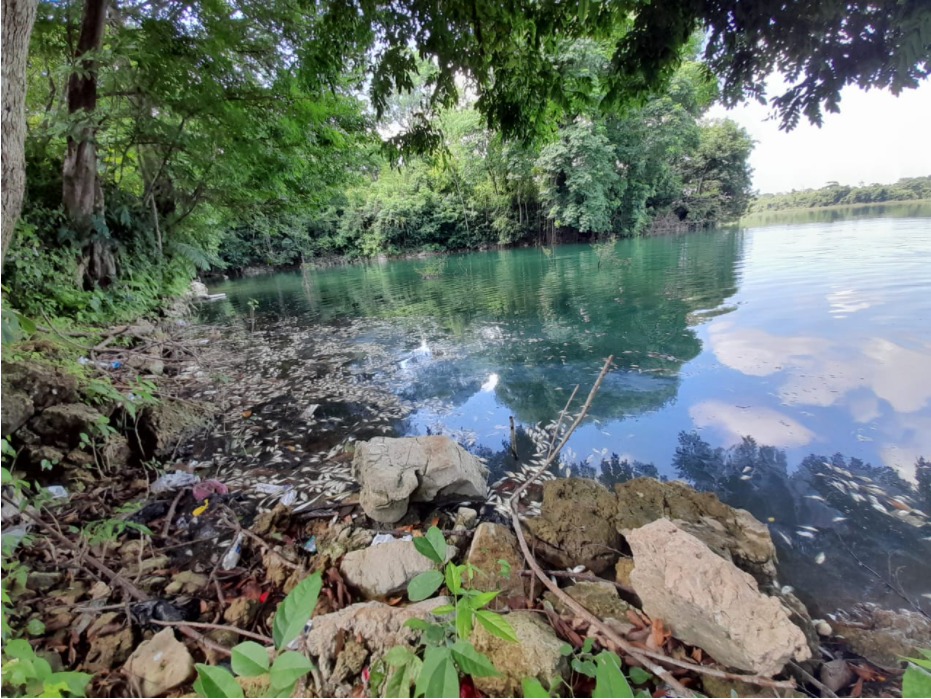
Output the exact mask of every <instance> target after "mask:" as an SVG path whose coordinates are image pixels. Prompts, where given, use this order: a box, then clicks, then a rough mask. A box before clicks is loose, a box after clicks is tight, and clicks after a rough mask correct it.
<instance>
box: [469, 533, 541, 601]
mask: <svg viewBox="0 0 931 699" xmlns="http://www.w3.org/2000/svg"><path fill="white" fill-rule="evenodd" d="M499 560H503V561H506V562H507V563H508V565H509V566H510V571H509V574H508V575H507V576H504V575H502V571H501V564H500V563H498V561H499ZM468 561H469V563H471V564H472V565H473V566H475V567H476V568H478V569H479V570H480V571H481V573H476V574H475V576H474V577H473V578H472V580H471V582H468V581H466V580H465V578H463V582H464V583H465V585H466V587H471V588H473V589H476V590H486V591H490V590H500V591H501V592H500V594H499V595H498V596H497V597H496V598H495V599H493V600H492V601H491V603H490V604H489V605H488V606H489V607H491V608H492V609H502V608H504V607H505V606H506V605H507V598H508V597H514V596H519V595H525V594H526V588H525V586H524V581H523V579H522V578H521V576H520V571H521V570H522V569H523V567H524V558H523V556H521V555H520V552H519V551H518V549H517V538H516V537H515V536H514V535H513V534H512V533H511V531H510V530H509V529H508V528H507V527H505V526H503V525H501V524H494V523H492V522H482V523H481V524H479V525H478V528H477V529H476V530H475V535H474V536H473V537H472V546H471V547H470V548H469V555H468Z"/></svg>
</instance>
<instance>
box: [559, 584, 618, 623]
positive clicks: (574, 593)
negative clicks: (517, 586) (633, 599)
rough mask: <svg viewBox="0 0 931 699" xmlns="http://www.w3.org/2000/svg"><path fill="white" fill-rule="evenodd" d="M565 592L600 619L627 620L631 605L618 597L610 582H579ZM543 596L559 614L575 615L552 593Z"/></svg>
mask: <svg viewBox="0 0 931 699" xmlns="http://www.w3.org/2000/svg"><path fill="white" fill-rule="evenodd" d="M564 592H565V593H566V594H568V595H569V596H570V597H571V598H572V599H574V600H575V601H576V602H578V603H579V604H581V605H582V606H583V607H585V608H586V609H587V610H588V611H590V612H591V613H592V614H594V615H595V616H596V617H598V618H599V619H609V618H610V619H619V620H626V619H627V610H628V609H630V605H629V604H627V602H625V601H624V600H622V599H621V598H620V597H619V596H618V593H617V588H616V587H615V586H614V585H612V584H611V583H609V582H579V583H576V584H575V585H570V586H569V587H567V588H565V589H564ZM543 596H544V597H545V598H546V599H548V600H549V601H550V602H551V603H552V605H553V608H554V609H555V610H556V611H557V612H558V613H559V614H567V615H568V614H573V613H574V612H573V611H572V610H571V609H569V608H568V607H567V606H566V605H565V603H563V602H562V601H561V600H560V599H559V598H558V597H556V595H554V594H553V593H552V592H546V593H544V595H543Z"/></svg>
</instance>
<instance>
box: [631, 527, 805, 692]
mask: <svg viewBox="0 0 931 699" xmlns="http://www.w3.org/2000/svg"><path fill="white" fill-rule="evenodd" d="M626 538H627V541H628V543H629V544H630V547H631V550H632V551H633V556H634V563H635V566H634V569H633V571H632V572H631V574H630V580H631V583H632V584H633V587H634V589H635V590H636V591H637V594H638V595H639V596H640V599H641V600H642V601H643V610H644V611H645V612H646V613H647V614H648V615H649V616H650V617H652V618H654V619H662V620H663V623H664V624H665V626H666V627H667V628H668V629H670V630H671V631H672V633H673V635H674V636H675V637H676V638H678V639H679V640H681V641H683V642H684V643H687V644H689V645H694V646H699V647H701V648H702V649H704V650H705V651H707V652H708V653H710V654H711V656H712V657H714V658H715V659H716V660H717V661H718V662H721V663H723V664H725V665H728V666H730V667H735V668H739V669H741V670H746V671H748V672H754V673H758V674H762V675H775V674H776V673H778V672H779V671H780V670H782V668H783V666H784V665H785V664H786V663H787V662H788V661H789V660H792V659H795V660H798V661H803V660H807V659H808V658H809V657H810V656H811V652H810V650H809V648H808V644H807V642H806V639H805V635H804V634H803V633H802V630H801V629H799V628H798V627H797V626H796V625H795V624H793V623H792V622H791V621H790V620H789V616H788V614H787V613H786V610H785V608H784V607H783V606H782V604H781V603H780V602H779V600H778V599H776V598H773V597H768V596H767V595H764V594H762V593H760V591H759V589H758V587H757V583H756V580H754V579H753V577H752V576H751V575H749V574H748V573H745V572H743V571H742V570H740V569H738V568H737V567H736V566H735V565H734V564H733V563H731V562H729V561H726V560H724V559H723V558H721V557H720V556H718V555H717V554H715V553H714V552H712V551H711V549H709V548H708V547H707V546H706V545H705V544H704V543H702V542H701V541H700V540H699V539H697V538H696V537H694V536H692V535H691V534H689V533H687V532H685V531H683V530H682V529H680V528H679V527H677V526H676V525H675V524H673V523H672V522H671V521H669V520H668V519H659V520H656V521H655V522H652V523H650V524H647V525H646V526H643V527H640V528H639V529H635V530H634V531H631V532H629V533H628V534H627V537H626Z"/></svg>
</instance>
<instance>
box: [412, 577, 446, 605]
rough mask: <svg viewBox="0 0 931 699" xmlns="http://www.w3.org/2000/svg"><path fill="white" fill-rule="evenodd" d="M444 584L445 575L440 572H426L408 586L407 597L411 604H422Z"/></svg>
mask: <svg viewBox="0 0 931 699" xmlns="http://www.w3.org/2000/svg"><path fill="white" fill-rule="evenodd" d="M442 584H443V574H442V573H441V572H440V571H438V570H426V571H424V572H423V573H421V574H420V575H418V576H417V577H415V578H414V579H413V580H411V581H410V582H409V583H408V584H407V596H408V597H409V598H410V600H411V602H420V601H421V600H425V599H427V598H428V597H430V596H432V595H433V593H434V592H436V591H437V590H439V589H440V585H442Z"/></svg>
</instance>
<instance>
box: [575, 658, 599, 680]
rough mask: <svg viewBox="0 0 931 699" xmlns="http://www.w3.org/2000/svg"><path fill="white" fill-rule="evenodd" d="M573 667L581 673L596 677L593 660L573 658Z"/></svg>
mask: <svg viewBox="0 0 931 699" xmlns="http://www.w3.org/2000/svg"><path fill="white" fill-rule="evenodd" d="M572 669H573V670H575V671H576V672H577V673H579V674H580V675H585V676H586V677H591V678H593V679H594V677H595V663H593V662H592V661H591V660H582V659H580V658H573V659H572Z"/></svg>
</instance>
